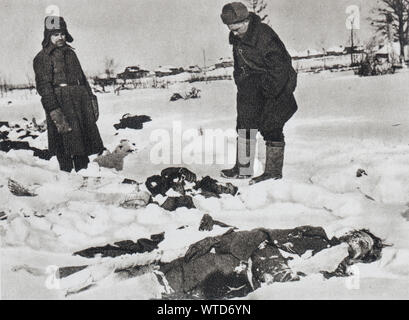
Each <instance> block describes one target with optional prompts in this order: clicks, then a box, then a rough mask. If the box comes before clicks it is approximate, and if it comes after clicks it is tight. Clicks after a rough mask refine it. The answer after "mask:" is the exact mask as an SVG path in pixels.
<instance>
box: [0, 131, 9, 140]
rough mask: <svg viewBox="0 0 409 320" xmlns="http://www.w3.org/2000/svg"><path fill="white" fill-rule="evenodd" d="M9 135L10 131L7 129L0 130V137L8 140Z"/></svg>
mask: <svg viewBox="0 0 409 320" xmlns="http://www.w3.org/2000/svg"><path fill="white" fill-rule="evenodd" d="M8 136H9V133H8V132H7V131H0V139H1V140H6V139H7V138H8Z"/></svg>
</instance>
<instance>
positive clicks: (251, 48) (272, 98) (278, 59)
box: [221, 2, 297, 184]
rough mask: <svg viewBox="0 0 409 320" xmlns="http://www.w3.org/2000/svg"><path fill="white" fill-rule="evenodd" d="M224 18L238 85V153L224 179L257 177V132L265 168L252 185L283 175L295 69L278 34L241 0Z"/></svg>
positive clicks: (231, 5)
mask: <svg viewBox="0 0 409 320" xmlns="http://www.w3.org/2000/svg"><path fill="white" fill-rule="evenodd" d="M221 18H222V20H223V23H224V24H226V25H227V26H228V28H229V30H230V36H229V40H230V44H232V45H233V57H234V73H233V76H234V80H235V83H236V85H237V126H236V129H237V132H238V138H237V157H236V164H235V166H234V167H233V168H232V169H227V170H222V173H221V175H222V176H223V177H225V178H234V179H240V178H241V179H246V178H250V177H252V176H253V164H254V157H255V144H256V134H257V132H260V133H261V135H262V136H263V138H264V140H265V142H266V164H265V171H264V173H263V174H262V175H261V176H259V177H255V178H253V179H252V180H250V184H254V183H257V182H260V181H264V180H267V179H281V178H282V169H283V161H284V146H285V142H284V135H283V128H284V125H285V123H286V122H287V121H288V120H289V119H290V118H291V117H292V116H293V114H294V113H295V112H296V111H297V103H296V101H295V98H294V95H293V92H294V91H295V88H296V85H297V73H296V72H295V70H294V69H293V67H292V64H291V56H290V55H289V53H288V52H287V50H286V48H285V46H284V44H283V42H282V41H281V40H280V38H279V37H278V35H277V34H276V33H275V32H274V30H273V29H272V28H270V27H269V26H268V25H267V24H264V23H262V22H261V19H260V17H259V16H258V15H256V14H255V13H252V12H249V11H248V10H247V7H246V6H245V5H244V4H242V3H240V2H233V3H229V4H226V5H225V6H224V7H223V10H222V14H221Z"/></svg>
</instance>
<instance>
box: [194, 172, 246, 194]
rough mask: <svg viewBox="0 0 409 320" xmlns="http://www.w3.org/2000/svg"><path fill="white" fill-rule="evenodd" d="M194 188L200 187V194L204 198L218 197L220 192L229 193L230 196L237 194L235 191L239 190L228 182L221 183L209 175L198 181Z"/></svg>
mask: <svg viewBox="0 0 409 320" xmlns="http://www.w3.org/2000/svg"><path fill="white" fill-rule="evenodd" d="M194 189H195V190H198V189H201V190H202V194H203V196H204V197H205V198H209V197H216V198H220V194H231V195H232V196H235V195H236V194H237V191H238V190H239V189H238V188H237V187H236V186H234V185H233V184H231V183H230V182H228V183H226V185H223V184H221V183H219V182H218V181H217V180H215V179H212V178H210V177H209V176H206V177H204V178H203V179H202V180H200V181H198V182H197V183H196V185H195V187H194Z"/></svg>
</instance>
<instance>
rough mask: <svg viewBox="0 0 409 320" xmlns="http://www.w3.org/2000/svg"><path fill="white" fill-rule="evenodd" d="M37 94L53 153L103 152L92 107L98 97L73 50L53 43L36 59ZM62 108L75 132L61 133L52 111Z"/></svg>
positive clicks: (83, 153)
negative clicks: (93, 99) (51, 113)
mask: <svg viewBox="0 0 409 320" xmlns="http://www.w3.org/2000/svg"><path fill="white" fill-rule="evenodd" d="M33 66H34V72H35V80H36V87H37V91H38V93H39V94H40V96H41V102H42V105H43V107H44V110H45V113H46V118H47V129H48V148H49V150H50V152H51V153H52V154H57V153H58V154H66V155H71V156H73V155H87V156H88V155H91V154H96V153H99V152H101V151H102V150H103V143H102V139H101V136H100V134H99V131H98V128H97V125H96V118H95V115H94V112H93V108H92V100H91V99H92V98H93V97H95V96H94V95H93V93H92V90H91V87H90V86H89V83H88V81H87V79H86V77H85V75H84V72H83V71H82V68H81V65H80V62H79V60H78V58H77V55H76V54H75V52H74V50H73V48H72V47H70V46H68V45H66V46H64V47H61V48H58V47H56V46H54V45H52V44H50V45H49V46H47V47H46V48H44V49H43V50H41V51H40V53H38V54H37V56H36V57H35V58H34V63H33ZM61 84H67V85H66V86H59V85H61ZM58 108H60V109H61V110H62V112H63V114H64V116H65V118H66V120H67V121H68V123H69V125H70V127H71V128H72V131H71V132H70V133H67V134H59V133H58V131H57V128H56V126H55V124H54V123H53V121H52V120H51V118H50V112H51V111H53V110H55V109H58Z"/></svg>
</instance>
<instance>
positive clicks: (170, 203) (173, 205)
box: [161, 196, 196, 211]
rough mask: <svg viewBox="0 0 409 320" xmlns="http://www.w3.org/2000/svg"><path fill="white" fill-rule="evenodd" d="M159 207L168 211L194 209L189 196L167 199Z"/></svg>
mask: <svg viewBox="0 0 409 320" xmlns="http://www.w3.org/2000/svg"><path fill="white" fill-rule="evenodd" d="M161 207H162V208H163V209H165V210H168V211H175V210H176V209H177V208H188V209H194V208H196V207H195V205H194V204H193V199H192V197H191V196H181V197H168V198H167V199H166V201H165V202H164V203H163V204H162V205H161Z"/></svg>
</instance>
